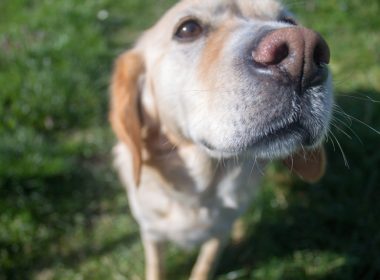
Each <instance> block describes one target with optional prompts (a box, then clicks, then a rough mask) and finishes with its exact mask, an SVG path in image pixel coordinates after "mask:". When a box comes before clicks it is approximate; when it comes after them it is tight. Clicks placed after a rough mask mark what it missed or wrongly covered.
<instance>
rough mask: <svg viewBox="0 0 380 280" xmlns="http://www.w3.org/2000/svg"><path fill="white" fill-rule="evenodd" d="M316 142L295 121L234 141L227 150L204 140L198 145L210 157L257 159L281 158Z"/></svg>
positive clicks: (308, 132)
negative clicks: (241, 156)
mask: <svg viewBox="0 0 380 280" xmlns="http://www.w3.org/2000/svg"><path fill="white" fill-rule="evenodd" d="M243 138H244V139H243ZM318 142H319V141H318V139H317V138H316V137H312V136H311V133H310V129H307V128H306V127H304V126H303V125H302V124H301V122H300V121H298V120H297V121H293V122H289V123H285V124H283V125H281V126H269V127H268V128H267V129H266V130H264V132H262V133H260V134H259V135H253V136H249V137H247V136H246V137H242V138H241V139H236V145H234V146H232V147H228V148H218V147H216V146H214V145H213V144H211V143H210V142H208V141H207V140H206V139H202V140H201V141H200V144H201V145H202V146H203V147H204V148H205V149H206V150H207V151H208V152H210V153H211V154H212V155H217V154H220V155H222V156H236V155H239V154H242V153H245V152H248V153H252V154H253V155H254V156H256V157H259V158H282V157H286V156H288V155H291V154H292V153H294V152H295V151H296V150H298V149H300V148H301V147H305V148H308V147H313V146H315V145H316V143H318Z"/></svg>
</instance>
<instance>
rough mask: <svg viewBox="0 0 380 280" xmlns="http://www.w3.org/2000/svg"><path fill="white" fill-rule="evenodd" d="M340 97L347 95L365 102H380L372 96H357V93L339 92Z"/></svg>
mask: <svg viewBox="0 0 380 280" xmlns="http://www.w3.org/2000/svg"><path fill="white" fill-rule="evenodd" d="M339 97H347V98H352V99H356V100H360V101H365V102H372V103H380V100H376V99H373V98H372V97H370V96H368V95H365V96H356V95H348V94H339V95H338V98H339Z"/></svg>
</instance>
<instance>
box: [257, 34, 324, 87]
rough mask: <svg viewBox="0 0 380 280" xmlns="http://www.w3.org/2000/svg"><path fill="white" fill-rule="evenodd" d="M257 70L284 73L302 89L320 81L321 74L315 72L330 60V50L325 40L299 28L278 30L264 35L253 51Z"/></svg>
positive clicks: (321, 72) (320, 72)
mask: <svg viewBox="0 0 380 280" xmlns="http://www.w3.org/2000/svg"><path fill="white" fill-rule="evenodd" d="M252 55H253V60H254V61H255V62H256V63H255V64H256V65H257V67H264V68H269V69H271V70H272V73H273V74H280V75H281V73H283V72H284V71H285V72H287V73H288V75H289V76H290V77H291V78H292V79H293V80H296V81H298V82H300V85H301V87H302V88H304V87H305V86H307V85H308V84H310V83H312V82H313V81H316V80H320V79H321V78H322V76H323V75H324V74H323V73H324V71H319V70H320V69H321V68H322V67H321V66H323V65H324V64H328V63H329V61H330V50H329V47H328V45H327V43H326V41H325V40H324V39H323V38H322V37H321V36H320V35H319V34H318V33H316V32H314V31H312V30H310V29H306V28H301V27H291V28H282V29H278V30H275V31H272V32H270V33H268V34H267V35H266V36H264V37H263V38H262V39H261V41H260V42H259V43H258V46H257V48H255V49H254V50H253V53H252Z"/></svg>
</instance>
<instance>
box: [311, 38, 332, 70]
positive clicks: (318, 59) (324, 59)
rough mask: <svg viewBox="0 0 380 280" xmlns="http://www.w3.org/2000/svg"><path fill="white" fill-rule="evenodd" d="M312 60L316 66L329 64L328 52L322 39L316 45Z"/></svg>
mask: <svg viewBox="0 0 380 280" xmlns="http://www.w3.org/2000/svg"><path fill="white" fill-rule="evenodd" d="M313 59H314V63H315V64H316V65H317V66H321V65H325V64H329V63H330V50H329V47H328V46H327V44H326V42H325V41H324V40H323V39H322V40H320V41H318V43H317V45H316V46H315V49H314V55H313Z"/></svg>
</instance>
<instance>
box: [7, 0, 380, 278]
mask: <svg viewBox="0 0 380 280" xmlns="http://www.w3.org/2000/svg"><path fill="white" fill-rule="evenodd" d="M173 2H174V1H169V0H161V1H154V0H144V1H141V0H125V1H119V2H115V1H111V0H96V1H75V0H66V1H49V0H41V1H37V0H12V1H11V0H3V1H1V2H0V10H1V11H2V13H1V17H0V85H1V86H0V116H1V121H0V279H1V280H2V279H132V280H133V279H142V275H143V256H142V248H141V243H140V239H139V232H138V227H137V225H136V223H135V222H134V221H133V219H132V218H131V215H130V212H129V209H128V205H127V200H126V197H125V192H124V190H123V189H122V187H121V186H120V184H119V182H118V180H117V178H116V175H115V173H114V171H113V170H112V166H111V157H110V149H111V147H112V144H113V143H114V138H113V135H112V133H111V132H110V130H109V126H108V124H107V107H108V105H107V104H108V102H107V99H108V95H107V90H108V80H109V75H110V69H111V67H112V63H113V59H114V58H115V57H116V56H117V54H118V53H120V52H121V51H122V50H123V49H125V48H127V47H128V46H130V45H131V44H132V43H133V41H134V40H135V39H136V38H137V36H138V34H139V33H140V32H141V31H142V30H144V29H145V28H147V27H148V26H150V25H151V24H152V23H153V22H154V21H155V20H156V19H157V18H158V17H159V15H160V14H162V12H163V11H164V10H165V9H166V8H167V7H168V6H170V4H171V3H173ZM287 2H288V3H289V6H290V8H291V10H293V11H295V12H296V14H298V15H299V16H300V19H301V21H302V22H303V23H305V24H306V25H308V26H311V27H313V28H314V29H316V30H318V31H320V32H321V33H322V34H323V35H324V36H325V38H326V39H327V41H328V42H329V44H330V47H331V50H332V63H331V69H332V71H333V73H334V81H335V82H334V83H335V92H336V101H337V103H338V104H339V106H340V107H341V108H342V109H343V110H344V111H345V112H346V113H347V114H349V115H352V116H353V117H355V118H358V119H360V120H362V121H363V122H364V123H366V124H368V125H370V126H372V127H373V128H375V129H377V130H379V129H380V104H379V102H371V101H370V99H374V100H380V48H379V46H380V35H379V34H380V17H379V16H378V15H379V14H380V3H379V2H378V1H377V0H370V1H366V2H365V3H364V2H363V1H359V0H347V1H344V0H329V1H327V0H323V1H316V0H308V1H296V0H289V1H287ZM335 117H336V120H335V125H338V128H335V127H334V128H333V133H334V134H335V135H336V137H337V139H338V140H339V142H340V145H341V147H342V149H343V150H344V151H345V154H346V157H347V160H348V162H349V164H350V168H347V167H346V166H345V164H344V160H343V157H342V155H341V152H340V148H339V146H338V144H337V143H336V141H335V140H332V139H330V140H329V141H328V143H327V144H326V147H327V150H328V154H329V166H328V172H327V175H326V177H325V178H324V179H323V180H322V181H321V182H319V183H318V184H315V185H306V184H304V183H302V182H300V181H298V180H296V179H295V178H292V177H290V175H289V174H288V173H287V172H286V171H285V170H283V169H282V168H281V167H279V166H276V165H273V166H271V167H270V168H269V170H268V172H267V176H266V179H265V180H264V182H263V188H262V191H261V193H260V195H259V196H258V198H257V199H256V201H255V202H254V203H253V204H252V208H251V209H250V211H249V212H248V213H247V214H246V215H245V216H244V221H245V227H246V235H245V238H244V239H243V241H242V242H241V243H238V244H231V245H230V246H229V247H228V248H227V249H226V251H225V253H224V254H223V257H222V260H221V265H220V267H219V269H218V272H217V277H216V278H217V279H265V280H271V279H296V280H297V279H344V280H350V279H353V280H354V279H380V254H379V252H380V223H379V217H380V205H379V201H380V183H379V182H380V174H379V173H380V150H379V143H380V137H379V135H378V134H376V133H375V132H374V131H372V130H371V129H369V128H367V127H365V125H363V124H360V123H358V122H356V121H353V122H352V124H351V123H350V122H349V121H348V120H347V119H346V118H345V117H344V116H342V115H341V114H340V113H336V115H335ZM342 121H343V122H345V123H346V124H347V125H349V126H350V128H351V129H353V130H354V131H355V133H356V134H357V135H358V136H359V138H360V140H359V139H357V138H356V136H355V135H354V134H353V132H350V131H349V128H347V127H345V126H344V125H343V124H342V123H341V122H342ZM341 129H344V130H345V131H347V132H348V134H349V135H351V136H352V139H350V138H348V137H347V136H346V135H345V134H344V133H342V132H341ZM333 142H335V143H334V144H333ZM194 257H195V254H194V252H190V253H184V252H181V251H179V250H178V249H176V248H174V247H172V248H171V249H170V253H169V255H168V258H167V266H168V267H169V279H186V275H188V273H189V270H190V269H191V265H192V262H193V261H194Z"/></svg>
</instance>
